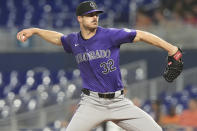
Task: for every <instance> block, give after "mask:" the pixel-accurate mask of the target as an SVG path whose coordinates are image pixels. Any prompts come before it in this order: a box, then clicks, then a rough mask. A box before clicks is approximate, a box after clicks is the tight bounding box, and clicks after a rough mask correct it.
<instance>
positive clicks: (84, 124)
mask: <svg viewBox="0 0 197 131" xmlns="http://www.w3.org/2000/svg"><path fill="white" fill-rule="evenodd" d="M102 120H103V118H102V115H101V113H100V112H99V111H97V110H95V109H94V108H92V107H90V106H87V105H81V106H79V108H78V109H77V111H76V113H75V114H74V116H73V117H72V119H71V121H70V123H69V124H68V127H67V128H66V131H90V130H91V129H92V128H94V127H96V126H97V125H98V124H100V123H101V122H102Z"/></svg>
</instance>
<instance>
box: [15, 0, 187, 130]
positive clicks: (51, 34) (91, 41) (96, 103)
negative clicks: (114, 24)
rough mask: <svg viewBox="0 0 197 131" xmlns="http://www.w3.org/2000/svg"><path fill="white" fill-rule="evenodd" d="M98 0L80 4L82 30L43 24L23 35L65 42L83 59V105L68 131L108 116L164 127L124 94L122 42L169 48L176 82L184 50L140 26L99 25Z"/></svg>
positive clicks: (136, 126) (130, 126)
mask: <svg viewBox="0 0 197 131" xmlns="http://www.w3.org/2000/svg"><path fill="white" fill-rule="evenodd" d="M101 13H103V11H102V10H99V9H98V8H97V5H96V4H95V3H94V2H93V1H85V2H82V3H80V4H79V5H78V7H77V9H76V16H77V20H78V22H79V24H80V31H79V32H77V33H70V34H68V35H63V34H61V33H58V32H55V31H50V30H44V29H39V28H29V29H24V30H22V31H20V32H19V33H18V34H17V38H18V40H20V41H22V42H24V41H26V40H27V39H28V38H29V37H31V36H32V35H34V34H36V35H38V36H40V37H41V38H43V39H44V40H46V41H48V42H49V43H52V44H54V45H60V46H63V48H64V50H65V52H67V53H72V54H73V55H74V56H75V58H76V61H77V64H78V68H79V69H80V73H81V77H82V80H83V85H82V86H83V89H82V94H81V100H80V102H79V107H78V109H77V110H76V112H75V114H74V116H73V118H72V120H71V121H70V123H69V125H68V127H67V131H90V130H91V129H92V128H94V127H96V126H97V125H99V124H101V123H102V122H105V121H112V122H114V123H115V124H117V125H118V126H120V127H122V128H123V129H125V130H127V131H161V130H162V128H161V127H160V126H159V125H158V124H157V123H156V122H155V121H154V120H153V119H152V118H151V117H150V116H149V115H148V114H147V113H145V112H144V111H143V110H141V109H140V108H138V107H137V106H135V105H134V104H133V103H132V102H131V101H130V100H128V99H126V98H125V97H124V91H123V87H124V86H123V84H122V81H121V74H120V68H119V52H120V46H121V45H122V44H124V43H134V42H138V41H144V42H146V43H148V44H151V45H153V46H156V47H159V48H162V49H164V50H166V51H167V52H168V55H169V56H168V64H167V67H166V70H165V72H164V75H163V76H164V78H165V79H166V80H167V81H168V82H172V81H173V80H174V79H176V78H177V77H178V75H179V74H180V73H181V71H182V68H183V62H182V59H181V58H182V51H181V50H180V49H179V48H177V47H176V46H173V45H172V44H170V43H168V42H166V41H164V40H162V39H161V38H159V37H157V36H155V35H153V34H151V33H148V32H145V31H140V30H134V29H116V28H103V27H100V26H98V20H99V14H101Z"/></svg>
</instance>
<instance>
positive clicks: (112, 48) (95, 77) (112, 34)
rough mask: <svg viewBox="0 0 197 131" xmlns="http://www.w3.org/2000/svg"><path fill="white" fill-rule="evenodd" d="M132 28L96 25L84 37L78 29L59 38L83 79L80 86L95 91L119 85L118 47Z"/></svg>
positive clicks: (132, 35) (129, 36) (126, 40)
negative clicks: (86, 36)
mask: <svg viewBox="0 0 197 131" xmlns="http://www.w3.org/2000/svg"><path fill="white" fill-rule="evenodd" d="M135 36H136V31H135V30H129V29H114V28H109V29H107V28H102V27H98V28H97V31H96V34H95V35H94V36H93V37H92V38H90V39H88V40H84V39H83V38H82V36H81V34H80V32H79V33H72V34H69V35H68V36H63V37H62V38H61V41H62V44H63V47H64V49H65V51H66V52H69V53H72V54H74V56H75V58H76V61H77V63H78V68H79V69H80V72H81V77H82V80H83V88H86V89H89V90H91V91H95V92H101V93H104V92H115V91H118V90H121V89H123V84H122V81H121V74H120V68H119V51H120V45H121V44H123V43H131V42H132V41H133V39H134V38H135Z"/></svg>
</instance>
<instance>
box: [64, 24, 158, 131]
mask: <svg viewBox="0 0 197 131" xmlns="http://www.w3.org/2000/svg"><path fill="white" fill-rule="evenodd" d="M135 36H136V31H135V30H131V29H115V28H102V27H98V28H97V31H96V34H95V35H94V36H93V37H91V38H90V39H88V40H84V39H83V38H82V36H81V34H80V32H79V33H71V34H69V35H67V36H62V37H61V41H62V45H63V47H64V49H65V51H66V52H68V53H72V54H73V55H74V56H75V58H76V61H77V63H78V68H79V69H80V72H81V77H82V81H83V89H86V91H87V90H88V93H87V92H83V93H82V95H81V100H80V103H79V107H78V109H77V110H76V112H75V114H74V116H73V118H72V120H71V122H70V123H69V125H68V127H67V129H66V131H90V130H91V129H92V128H94V127H95V126H97V125H99V124H100V123H102V122H104V121H113V122H115V123H116V124H117V125H118V126H120V127H122V128H123V129H125V130H128V131H131V130H132V131H161V128H160V127H159V125H158V124H157V123H156V122H155V121H154V120H153V119H152V118H151V117H150V116H149V115H148V114H147V113H145V112H144V111H142V110H141V109H140V108H138V107H136V106H135V105H134V104H133V103H132V102H131V101H130V100H128V99H127V98H125V97H124V94H123V93H122V90H123V84H122V81H121V74H120V68H119V52H120V45H121V44H123V43H131V42H132V41H133V40H134V38H135ZM103 94H104V95H103ZM106 94H113V95H109V96H110V98H107V97H106V96H107V95H106Z"/></svg>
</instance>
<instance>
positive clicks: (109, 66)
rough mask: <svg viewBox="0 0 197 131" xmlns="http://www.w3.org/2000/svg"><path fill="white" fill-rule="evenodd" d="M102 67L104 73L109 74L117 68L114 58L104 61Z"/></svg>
mask: <svg viewBox="0 0 197 131" xmlns="http://www.w3.org/2000/svg"><path fill="white" fill-rule="evenodd" d="M100 67H102V68H103V69H104V70H103V71H102V73H103V74H108V73H109V72H112V71H115V70H116V67H114V61H113V60H112V59H109V60H108V61H107V62H102V63H101V64H100Z"/></svg>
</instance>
